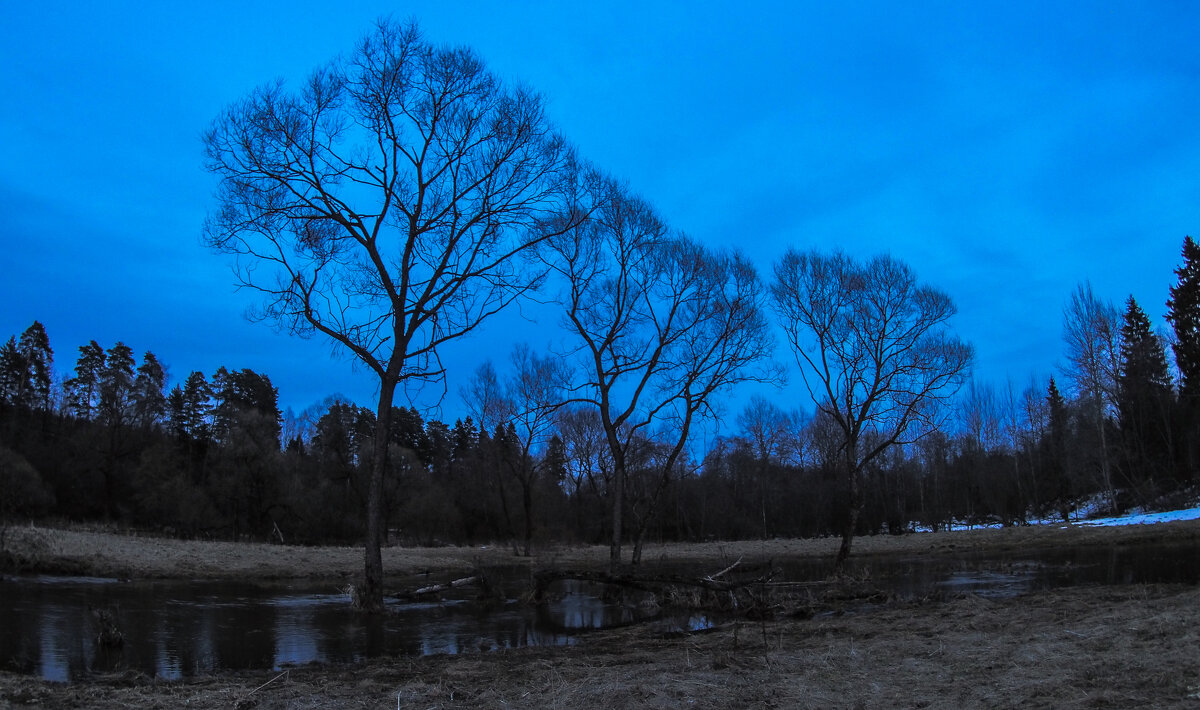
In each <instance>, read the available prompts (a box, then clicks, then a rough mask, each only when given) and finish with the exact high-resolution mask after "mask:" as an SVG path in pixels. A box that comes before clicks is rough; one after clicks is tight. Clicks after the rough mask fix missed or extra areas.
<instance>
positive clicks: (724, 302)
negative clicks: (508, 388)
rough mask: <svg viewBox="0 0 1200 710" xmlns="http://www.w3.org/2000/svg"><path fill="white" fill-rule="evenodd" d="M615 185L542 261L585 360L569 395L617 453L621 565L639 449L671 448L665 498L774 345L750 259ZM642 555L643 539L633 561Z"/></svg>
mask: <svg viewBox="0 0 1200 710" xmlns="http://www.w3.org/2000/svg"><path fill="white" fill-rule="evenodd" d="M610 190H611V193H610V196H609V197H608V198H607V199H605V200H604V201H603V202H602V207H601V208H600V209H598V210H596V212H595V213H594V214H593V215H592V218H591V219H589V220H588V221H587V222H585V223H583V224H581V225H580V226H579V227H578V228H576V229H573V230H571V231H570V232H568V233H566V234H563V235H562V236H560V237H556V238H554V239H552V240H549V241H548V242H547V243H546V244H547V247H548V248H547V249H546V250H545V251H544V256H545V259H546V263H547V265H548V266H549V267H550V268H551V270H552V272H553V273H554V274H555V275H556V276H557V278H558V279H559V283H560V285H561V291H560V293H559V296H558V299H557V300H558V303H559V304H560V305H561V307H562V309H563V319H564V324H565V327H566V329H567V331H568V332H569V333H570V338H571V341H572V342H573V343H574V347H573V349H572V351H571V353H570V354H572V355H575V356H577V357H578V359H579V362H580V367H579V372H580V375H579V379H578V381H577V382H576V383H575V385H574V387H573V393H572V395H571V397H572V400H574V401H578V402H586V403H589V404H590V405H592V406H594V407H595V408H596V410H597V411H598V412H599V414H600V421H601V424H602V426H603V429H604V433H605V439H606V441H607V444H608V449H609V453H610V454H611V459H612V466H613V472H612V485H611V487H610V489H609V490H607V491H606V492H607V493H608V495H609V498H610V504H611V512H612V514H611V523H612V540H611V544H610V560H609V561H610V565H611V566H613V567H616V566H617V565H619V564H620V561H621V545H622V535H623V533H624V519H623V516H624V508H623V506H624V505H625V482H626V476H627V474H628V470H627V464H628V463H629V457H630V455H631V453H633V451H634V446H635V445H636V444H637V443H638V442H639V441H642V442H644V441H650V440H654V441H657V442H658V443H660V444H664V445H665V454H664V455H662V456H656V457H654V462H655V463H654V467H655V469H656V470H657V471H658V479H657V480H658V484H657V485H656V486H655V487H654V489H653V492H652V493H651V496H652V497H653V499H654V501H657V500H658V498H659V497H660V496H661V494H662V492H663V490H664V489H665V487H666V485H667V483H668V481H669V480H670V476H671V472H672V471H673V470H675V468H676V463H677V462H678V461H679V460H680V455H681V454H682V453H683V451H684V448H685V446H686V445H687V443H688V440H689V437H690V434H691V430H692V426H693V425H694V424H695V423H696V422H697V421H698V420H699V419H700V418H702V417H705V416H708V415H710V414H711V413H712V406H713V402H714V398H715V395H716V394H717V393H718V392H720V391H721V390H723V389H725V388H727V387H729V386H731V385H733V384H735V383H738V382H744V381H747V380H762V379H767V378H770V377H772V375H773V373H771V372H770V371H769V370H768V369H765V368H763V369H759V368H755V367H753V365H755V364H756V363H758V362H760V361H761V360H762V359H763V358H764V357H765V356H766V355H767V354H768V352H769V351H770V349H771V347H772V341H771V337H770V332H769V328H768V324H767V320H766V318H765V316H764V312H763V302H764V297H765V294H764V290H763V288H762V285H761V282H760V281H759V279H758V276H757V274H756V273H755V272H754V269H753V268H752V267H751V266H750V265H749V263H748V262H747V261H746V260H745V259H744V258H743V257H741V256H740V255H737V254H715V253H712V252H710V251H709V250H707V249H705V248H703V247H701V246H700V245H699V244H697V243H695V242H694V241H692V240H691V239H689V238H687V237H685V236H683V235H680V234H674V233H671V232H670V230H668V228H667V227H666V225H665V224H663V222H662V221H661V220H660V219H659V218H658V216H657V215H656V214H654V211H653V210H652V209H651V208H650V206H649V205H648V204H646V203H645V202H644V201H642V200H641V199H639V198H637V197H634V196H632V195H630V194H628V192H627V191H626V190H624V189H623V188H621V187H619V186H615V185H610ZM651 507H653V506H651ZM645 519H646V518H644V519H643V522H644V521H645ZM641 529H644V525H643V526H642V527H640V528H639V530H638V531H637V532H639V533H640V530H641ZM639 540H640V535H639ZM639 553H640V546H639V545H637V544H636V543H635V549H634V555H633V562H634V563H636V562H637V561H638V557H639Z"/></svg>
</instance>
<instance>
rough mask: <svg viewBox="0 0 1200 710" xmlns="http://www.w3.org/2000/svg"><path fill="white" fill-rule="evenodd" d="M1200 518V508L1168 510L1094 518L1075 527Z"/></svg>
mask: <svg viewBox="0 0 1200 710" xmlns="http://www.w3.org/2000/svg"><path fill="white" fill-rule="evenodd" d="M1197 518H1200V508H1188V509H1186V510H1168V511H1165V512H1162V513H1130V514H1128V515H1122V516H1120V517H1117V518H1094V519H1092V520H1077V521H1074V522H1073V523H1072V524H1073V525H1100V526H1110V525H1151V524H1153V523H1166V522H1170V521H1172V520H1195V519H1197Z"/></svg>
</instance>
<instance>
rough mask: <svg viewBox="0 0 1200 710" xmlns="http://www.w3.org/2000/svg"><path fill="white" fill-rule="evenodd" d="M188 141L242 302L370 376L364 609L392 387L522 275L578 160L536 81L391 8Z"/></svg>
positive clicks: (375, 563)
mask: <svg viewBox="0 0 1200 710" xmlns="http://www.w3.org/2000/svg"><path fill="white" fill-rule="evenodd" d="M204 143H205V149H206V158H207V162H206V166H207V168H208V169H209V170H210V171H212V172H213V173H214V174H215V175H216V176H217V177H218V178H219V179H220V183H219V187H218V189H217V196H216V197H217V206H216V208H215V209H214V210H213V211H212V212H211V213H210V215H209V218H208V220H207V222H206V225H205V238H206V241H207V243H208V244H209V245H211V246H212V247H214V248H215V249H217V250H219V251H221V252H225V253H228V254H232V255H235V256H236V257H237V265H238V268H237V276H238V279H239V281H240V283H241V284H242V285H244V286H247V287H250V288H252V289H255V290H257V291H259V292H260V293H261V294H262V296H263V302H262V308H261V310H259V311H258V312H257V315H258V316H259V317H261V318H262V319H264V320H268V321H272V322H274V323H276V324H278V325H279V326H281V327H283V328H285V329H287V330H289V331H291V332H293V333H296V334H300V335H310V334H313V333H320V334H321V335H323V336H325V337H327V338H329V339H330V340H331V341H332V342H333V343H334V344H335V346H336V347H337V348H338V349H340V350H341V351H343V352H346V353H349V354H350V355H351V356H353V358H355V359H356V360H357V361H358V362H360V363H361V364H362V365H363V366H365V368H366V369H367V370H369V371H370V372H373V373H374V374H375V376H376V377H377V378H378V379H379V400H378V408H377V419H376V421H377V425H376V436H375V441H374V448H375V452H374V457H373V459H372V471H371V479H370V484H369V493H368V503H367V539H366V550H365V576H364V582H363V586H362V588H361V590H360V591H361V597H362V600H363V602H364V605H365V606H366V607H367V608H369V609H378V608H379V607H380V605H381V603H382V587H381V583H382V574H383V572H382V570H383V566H382V561H381V557H380V544H381V540H382V537H383V534H384V530H383V521H382V517H381V509H380V498H381V491H382V488H383V478H384V471H385V469H386V466H387V461H386V454H387V441H388V436H387V431H388V427H389V426H390V419H391V410H392V403H393V400H394V397H395V394H396V390H397V388H399V387H403V386H406V385H408V384H410V383H415V382H429V381H444V380H442V378H443V375H444V371H443V367H442V365H441V362H440V361H439V359H438V349H439V348H440V347H441V346H442V345H443V344H445V343H447V342H448V341H451V340H454V339H456V338H460V337H462V336H464V335H466V334H468V333H470V332H471V331H472V330H474V329H475V328H477V327H478V326H479V325H480V324H481V323H482V322H483V321H484V320H486V319H487V318H488V317H489V316H491V315H493V314H495V313H496V312H498V311H500V310H501V309H502V308H504V307H505V306H506V305H508V304H509V303H510V302H511V301H512V300H513V299H514V298H516V297H517V296H519V295H520V294H521V293H522V292H524V291H526V290H528V289H529V288H531V287H532V286H533V285H535V284H536V283H537V281H538V279H539V274H538V273H536V272H535V271H531V270H529V269H527V268H523V266H524V265H523V263H522V261H521V259H519V257H520V256H521V255H522V254H523V253H525V252H526V250H527V249H529V248H530V247H532V246H534V245H536V244H537V243H538V242H539V241H540V240H542V239H545V238H546V237H548V236H550V235H552V234H553V233H555V232H560V231H563V230H566V229H569V228H570V227H571V226H572V225H573V224H575V223H576V222H577V221H578V217H577V215H582V214H585V213H586V208H582V209H581V207H580V205H579V204H578V202H577V198H578V197H579V194H580V193H579V187H580V185H581V181H582V180H583V179H584V176H585V173H584V171H581V170H580V169H579V166H578V164H577V163H576V161H575V158H574V156H573V154H572V151H571V150H570V148H569V147H568V146H567V144H566V143H565V142H564V141H563V139H562V138H561V137H560V136H559V135H558V134H557V133H556V132H555V131H554V130H553V128H552V127H551V126H550V124H549V123H548V121H547V119H546V117H545V115H544V112H543V101H542V99H541V98H540V97H539V96H538V95H537V94H535V93H532V92H531V91H529V90H527V89H525V88H523V87H519V86H518V87H510V86H506V85H505V84H503V83H502V82H501V81H499V80H498V79H497V78H496V77H495V76H494V75H493V74H491V73H490V72H489V71H488V70H487V69H486V67H485V66H484V64H483V62H482V61H481V60H480V58H479V57H478V56H477V55H476V54H475V53H474V52H472V51H471V50H470V49H466V48H459V47H441V46H434V45H432V44H430V43H429V42H428V41H426V40H425V39H424V38H423V37H422V35H421V33H420V31H419V30H418V28H417V27H416V26H415V25H412V24H407V25H401V24H396V23H393V22H391V21H380V22H379V23H378V24H377V26H376V27H375V29H374V31H372V32H370V33H369V34H368V35H367V36H366V37H365V38H364V39H363V40H362V41H361V42H360V43H359V45H358V46H357V48H356V49H355V51H354V52H353V53H351V54H350V55H348V56H346V57H344V58H339V59H336V60H334V61H333V62H330V63H329V64H327V65H325V66H323V67H321V68H319V69H317V70H316V71H315V72H313V74H312V76H311V77H310V78H309V79H308V80H307V81H306V82H305V83H303V84H302V85H301V86H299V87H298V88H297V89H295V90H289V89H288V88H287V87H286V86H285V85H284V84H283V83H282V82H277V83H273V84H268V85H266V86H263V87H261V88H258V89H256V90H254V91H253V92H252V93H250V94H249V95H248V96H247V97H246V98H245V99H243V100H242V101H239V102H238V103H236V104H234V105H233V106H231V107H229V108H228V109H227V110H226V111H225V112H224V113H222V114H221V115H220V117H218V118H217V120H216V121H215V122H214V124H213V126H212V127H211V129H210V130H209V131H208V133H207V134H206V135H205V138H204Z"/></svg>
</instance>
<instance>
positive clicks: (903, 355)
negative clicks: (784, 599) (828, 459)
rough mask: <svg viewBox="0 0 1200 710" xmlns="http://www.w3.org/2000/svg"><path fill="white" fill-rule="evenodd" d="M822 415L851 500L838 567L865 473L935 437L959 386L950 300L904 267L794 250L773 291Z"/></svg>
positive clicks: (963, 361) (966, 353) (883, 259)
mask: <svg viewBox="0 0 1200 710" xmlns="http://www.w3.org/2000/svg"><path fill="white" fill-rule="evenodd" d="M771 292H772V295H773V296H774V300H775V307H776V311H777V312H778V314H779V317H780V320H781V323H782V325H783V329H784V330H785V331H786V332H787V336H788V340H789V341H790V342H791V345H792V349H793V351H794V352H795V355H796V360H797V363H798V364H799V365H800V372H801V376H802V377H803V378H804V382H805V384H806V385H807V387H808V391H809V394H810V396H811V397H812V399H813V402H814V403H815V404H816V405H817V410H818V412H821V413H823V414H825V415H826V416H828V417H829V419H830V420H831V421H833V422H834V423H835V424H836V428H837V431H838V433H839V438H840V441H839V443H838V457H839V459H840V463H841V469H842V475H843V477H844V480H845V481H846V487H847V492H848V498H847V501H848V502H847V505H848V507H847V510H846V516H845V524H844V527H843V530H842V544H841V546H840V547H839V549H838V554H837V565H838V567H839V568H841V567H842V565H843V564H844V563H845V561H846V558H847V557H848V556H849V555H850V546H851V541H852V540H853V537H854V534H855V529H856V527H857V524H858V516H859V512H860V510H861V508H862V503H863V491H862V482H861V479H862V476H863V472H864V470H865V469H866V467H867V465H868V464H870V463H871V462H872V461H875V460H876V459H877V458H879V457H880V455H881V454H883V453H884V452H885V451H887V450H888V449H889V448H890V447H892V446H894V445H896V444H899V443H905V442H909V441H914V440H916V439H918V438H920V437H921V436H922V435H923V434H925V433H926V432H928V431H929V430H931V429H932V428H933V423H934V416H935V414H936V406H935V405H936V404H937V403H938V402H940V401H941V400H943V399H945V398H947V397H949V396H951V395H953V394H954V392H955V391H957V390H958V388H959V387H960V386H961V385H962V383H963V381H964V378H965V377H966V374H967V370H968V368H969V366H970V363H971V357H972V352H971V348H970V346H969V345H967V344H965V343H963V342H962V341H960V340H959V339H958V338H956V337H954V336H953V335H951V333H950V332H949V330H948V329H947V326H946V321H947V320H948V319H949V318H950V316H952V315H953V314H954V305H953V304H952V303H951V301H950V297H949V296H947V295H946V294H944V293H942V292H941V291H937V290H935V289H933V288H930V287H928V286H922V285H920V284H918V283H917V279H916V275H915V274H914V273H913V271H912V269H910V268H909V267H908V266H907V265H905V264H904V263H902V262H900V261H897V260H896V259H893V258H891V257H889V256H880V257H876V258H874V259H872V260H871V261H869V262H866V263H858V262H856V261H854V260H852V259H851V258H850V257H848V256H846V255H845V254H842V253H840V252H838V253H834V254H832V255H823V254H820V253H818V252H808V253H802V252H799V251H795V250H789V251H788V253H787V254H785V255H784V257H783V258H782V259H781V260H780V261H779V262H777V263H776V265H775V281H774V283H773V284H772V287H771Z"/></svg>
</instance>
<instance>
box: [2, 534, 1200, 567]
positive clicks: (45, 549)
mask: <svg viewBox="0 0 1200 710" xmlns="http://www.w3.org/2000/svg"><path fill="white" fill-rule="evenodd" d="M1196 541H1200V520H1189V521H1179V522H1170V523H1159V524H1156V525H1128V526H1120V527H1107V528H1103V527H1090V526H1078V525H1069V526H1060V525H1039V526H1027V527H1013V528H1002V529H977V530H960V531H953V532H941V533H919V534H911V535H899V536H896V535H877V536H872V537H862V538H858V539H856V540H855V543H854V550H855V552H854V554H855V556H856V557H859V558H870V557H872V556H878V555H885V556H892V555H938V554H948V555H959V554H963V553H971V552H984V551H994V552H1012V551H1018V550H1029V549H1045V548H1067V547H1083V546H1090V545H1114V544H1134V543H1149V542H1180V543H1186V542H1196ZM837 545H838V541H837V540H836V539H834V538H824V539H816V540H766V541H742V542H710V543H667V544H661V545H657V544H649V545H647V546H646V550H645V553H644V561H645V562H646V563H647V564H648V565H653V564H656V563H689V562H694V563H714V564H715V563H719V562H721V561H724V560H734V559H738V558H739V557H740V558H744V559H746V560H747V561H751V560H766V559H776V560H782V559H794V558H829V559H832V557H833V555H834V553H835V552H836V551H837ZM4 550H5V551H6V553H7V556H8V558H9V561H10V562H11V561H13V560H15V561H16V562H17V563H18V564H19V567H20V569H21V570H22V571H25V572H48V573H68V574H84V575H92V576H102V577H122V578H179V579H196V578H208V579H286V578H309V579H340V578H345V579H350V578H353V577H356V576H357V575H359V574H360V573H361V570H362V555H363V553H362V549H361V548H357V547H297V546H288V545H269V544H261V543H232V542H200V541H191V540H174V539H170V538H161V537H152V536H134V535H121V534H115V533H110V532H96V531H84V530H66V529H55V528H35V527H15V528H9V529H8V530H7V532H6V534H5V536H4ZM383 555H384V560H383V562H384V568H385V569H386V570H387V571H388V573H389V574H392V575H405V574H411V573H416V572H423V571H427V570H432V571H448V572H453V571H458V570H467V569H471V568H474V567H478V566H480V565H498V564H514V563H518V564H533V565H536V566H540V567H545V566H559V567H593V568H598V567H602V566H604V565H606V564H607V561H608V548H607V547H599V546H554V547H548V548H544V549H542V550H539V551H538V554H537V556H536V557H534V558H533V559H528V558H516V557H513V555H512V554H511V552H510V551H509V549H508V548H505V547H503V546H495V545H492V546H486V547H439V548H409V547H388V548H384V551H383Z"/></svg>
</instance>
